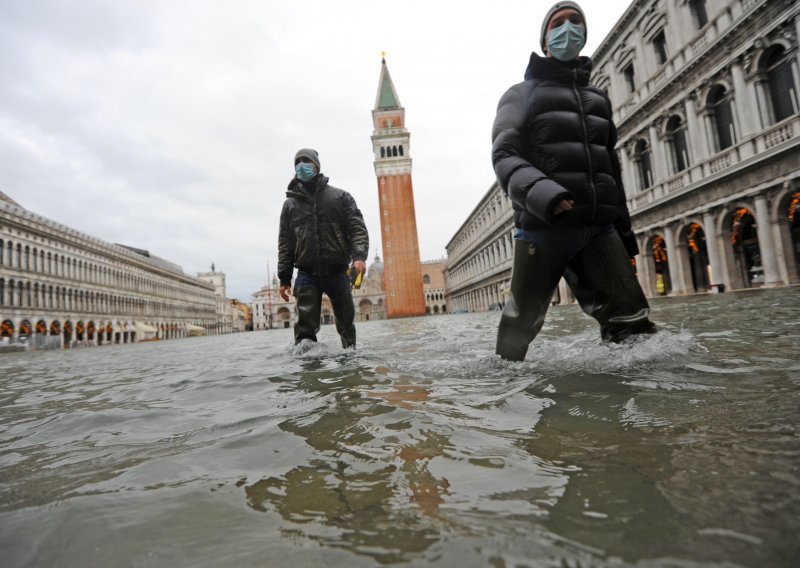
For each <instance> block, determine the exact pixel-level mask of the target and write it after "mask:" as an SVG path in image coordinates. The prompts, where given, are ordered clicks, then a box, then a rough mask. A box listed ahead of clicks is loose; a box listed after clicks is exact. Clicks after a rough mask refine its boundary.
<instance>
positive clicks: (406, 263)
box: [372, 59, 425, 318]
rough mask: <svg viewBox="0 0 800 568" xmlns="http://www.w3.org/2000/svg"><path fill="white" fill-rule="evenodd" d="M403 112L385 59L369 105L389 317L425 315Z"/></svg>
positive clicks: (406, 133)
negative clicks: (373, 102) (375, 95)
mask: <svg viewBox="0 0 800 568" xmlns="http://www.w3.org/2000/svg"><path fill="white" fill-rule="evenodd" d="M405 114H406V113H405V109H404V108H403V107H402V106H400V99H399V98H398V97H397V91H395V88H394V83H392V77H391V76H390V75H389V69H388V68H387V67H386V59H383V60H382V61H381V77H380V81H379V82H378V96H377V98H376V99H375V109H374V110H373V111H372V122H373V125H374V127H375V130H374V131H373V133H372V149H373V150H374V152H375V175H376V176H377V177H378V200H379V203H380V212H381V213H380V214H381V242H382V243H383V273H384V286H385V289H386V317H387V318H397V317H407V316H422V315H425V294H424V292H423V290H422V269H421V267H420V262H419V241H418V240H417V218H416V213H415V211H414V189H413V188H412V186H411V155H410V151H409V149H410V146H409V138H410V137H411V135H410V134H409V132H408V130H406V128H405Z"/></svg>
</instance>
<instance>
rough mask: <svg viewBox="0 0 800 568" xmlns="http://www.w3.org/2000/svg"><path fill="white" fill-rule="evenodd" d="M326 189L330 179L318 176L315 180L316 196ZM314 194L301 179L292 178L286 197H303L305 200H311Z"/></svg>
mask: <svg viewBox="0 0 800 568" xmlns="http://www.w3.org/2000/svg"><path fill="white" fill-rule="evenodd" d="M326 187H328V178H327V177H326V176H324V175H322V174H318V175H317V177H316V178H315V179H314V194H317V193H319V192H320V191H323V190H324V189H325V188H326ZM311 195H312V193H310V192H309V191H308V190H307V189H306V187H305V185H303V182H301V181H300V180H299V179H297V178H296V177H295V178H292V181H290V182H289V187H288V188H287V189H286V197H301V198H304V199H309V198H310V197H311Z"/></svg>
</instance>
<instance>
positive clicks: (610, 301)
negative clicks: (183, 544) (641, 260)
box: [564, 231, 656, 342]
mask: <svg viewBox="0 0 800 568" xmlns="http://www.w3.org/2000/svg"><path fill="white" fill-rule="evenodd" d="M564 278H565V279H566V280H567V283H568V284H569V286H570V288H572V292H573V293H574V294H575V298H576V299H577V300H578V303H579V304H580V306H581V308H582V309H583V311H584V312H586V313H587V314H589V315H590V316H592V317H593V318H595V319H596V320H597V321H598V322H599V323H600V332H601V334H602V337H603V340H604V341H614V342H619V341H622V340H623V339H625V338H627V337H630V336H631V335H635V334H638V333H655V331H656V327H655V325H653V322H651V321H650V319H649V315H650V306H649V305H648V303H647V298H645V296H644V292H643V291H642V287H641V286H640V285H639V281H638V280H637V279H636V273H635V272H634V269H633V265H632V264H631V261H630V258H629V257H628V253H627V251H626V250H625V246H624V245H623V244H622V241H621V240H620V238H619V235H618V234H617V232H616V231H614V232H610V233H607V234H605V235H601V236H599V237H597V238H596V239H595V240H594V241H592V242H591V243H589V245H588V246H587V247H586V248H584V249H583V250H582V251H581V252H580V253H578V255H577V256H575V258H573V259H572V260H571V261H570V263H569V264H568V266H567V269H566V270H565V271H564Z"/></svg>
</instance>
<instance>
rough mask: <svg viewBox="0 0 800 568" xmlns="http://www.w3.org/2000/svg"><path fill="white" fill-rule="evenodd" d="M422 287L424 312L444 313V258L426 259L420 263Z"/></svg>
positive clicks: (430, 313)
mask: <svg viewBox="0 0 800 568" xmlns="http://www.w3.org/2000/svg"><path fill="white" fill-rule="evenodd" d="M422 289H423V290H424V292H425V313H426V314H428V315H439V314H446V313H447V301H446V300H445V286H444V260H426V261H424V262H423V263H422Z"/></svg>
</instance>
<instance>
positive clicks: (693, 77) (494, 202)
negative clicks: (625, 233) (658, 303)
mask: <svg viewBox="0 0 800 568" xmlns="http://www.w3.org/2000/svg"><path fill="white" fill-rule="evenodd" d="M799 12H800V4H797V3H796V2H792V1H789V0H733V1H731V0H677V1H670V0H637V1H635V2H633V3H632V4H631V5H630V7H629V8H628V9H627V10H626V12H625V14H623V16H622V18H620V20H619V21H618V22H617V24H616V25H615V26H614V28H613V29H612V30H611V32H610V33H609V34H608V36H607V37H606V38H605V39H604V40H603V42H602V43H601V45H600V47H599V48H598V50H597V51H596V52H595V54H594V56H593V59H594V73H593V82H594V83H595V84H596V85H597V86H598V87H600V88H602V89H604V90H605V91H606V92H607V93H608V95H609V98H610V99H611V103H612V106H613V110H614V121H615V123H616V125H617V129H618V142H619V143H618V151H619V154H620V158H621V163H622V174H623V181H624V185H625V189H626V193H627V197H628V208H629V210H630V212H631V218H632V221H633V228H634V231H635V232H636V234H637V238H638V240H639V247H640V249H641V251H642V254H640V255H639V256H638V257H637V274H638V277H639V280H640V282H641V283H642V287H643V288H644V290H645V292H646V294H647V295H648V296H651V297H652V296H656V295H668V294H672V295H680V294H690V293H696V292H706V291H721V290H725V289H728V290H730V289H742V288H750V287H755V286H775V285H781V284H795V283H798V282H800V205H798V204H800V114H798V106H799V105H798V91H800V89H798V86H799V85H800V64H799V63H798V62H799V58H800V53H799V52H798V35H800V18H798V13H799ZM487 159H488V149H487ZM512 239H513V222H512V212H511V203H510V201H509V200H508V198H507V197H506V196H505V194H504V193H503V191H502V190H501V189H500V188H499V187H498V185H497V183H494V184H492V186H491V187H490V188H489V190H488V191H487V193H486V194H485V195H484V197H483V198H482V200H481V201H480V202H479V203H478V205H477V207H476V208H475V209H474V210H473V212H472V213H471V214H470V216H469V217H468V218H467V220H466V221H465V222H464V224H463V225H462V226H461V227H460V228H459V230H458V231H457V232H456V234H455V235H454V237H453V238H452V239H451V241H450V243H448V245H447V247H446V248H447V268H446V275H447V297H448V309H449V311H451V312H459V311H473V310H487V309H491V308H493V307H494V306H497V305H499V306H502V305H503V304H504V300H505V297H506V292H507V290H508V284H509V282H510V277H511V261H512V254H511V253H512V250H513V249H512V244H513V242H512ZM555 300H556V301H557V302H558V301H562V302H570V301H574V299H573V297H572V295H571V293H570V291H569V289H568V288H567V286H566V285H565V283H564V281H563V280H562V282H561V283H560V285H559V289H558V294H557V296H556V298H555Z"/></svg>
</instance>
